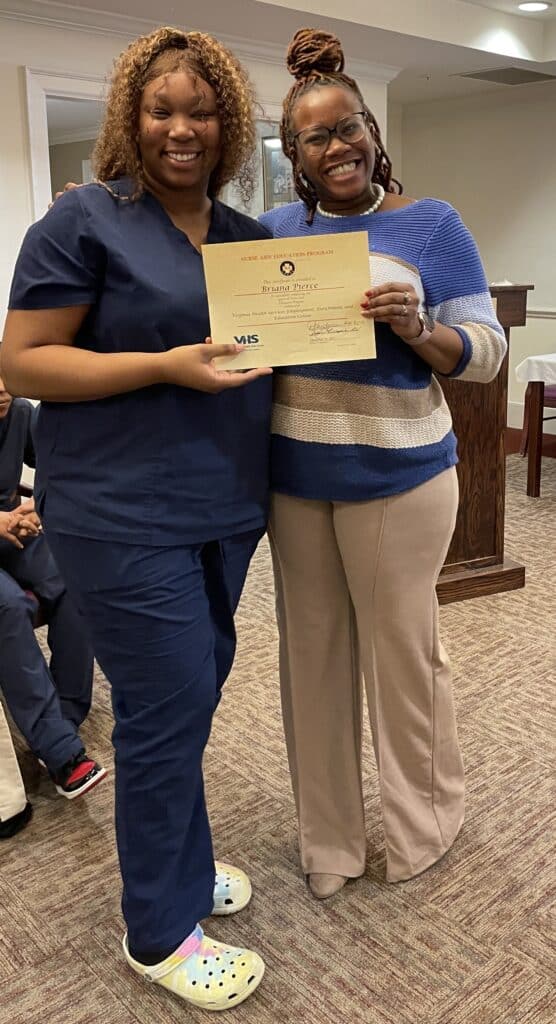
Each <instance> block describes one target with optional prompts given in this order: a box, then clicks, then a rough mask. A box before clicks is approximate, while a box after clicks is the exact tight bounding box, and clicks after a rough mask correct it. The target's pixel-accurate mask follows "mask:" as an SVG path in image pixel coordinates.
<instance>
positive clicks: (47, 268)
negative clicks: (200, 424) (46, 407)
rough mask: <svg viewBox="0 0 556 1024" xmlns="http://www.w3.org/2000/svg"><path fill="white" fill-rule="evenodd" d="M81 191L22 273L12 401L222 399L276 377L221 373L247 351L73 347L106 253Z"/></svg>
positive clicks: (36, 230) (55, 216)
mask: <svg viewBox="0 0 556 1024" xmlns="http://www.w3.org/2000/svg"><path fill="white" fill-rule="evenodd" d="M79 191H80V190H79V189H74V190H73V191H71V192H68V193H66V194H65V195H64V196H63V197H62V198H61V199H60V200H58V201H57V202H56V203H55V204H54V205H53V206H52V208H51V209H50V210H49V212H48V213H47V214H46V215H45V216H44V217H43V218H42V220H41V221H39V222H38V223H37V224H34V225H33V226H32V227H31V228H30V229H29V231H28V232H27V235H26V237H25V239H24V242H23V246H22V249H21V252H20V255H19V259H18V262H17V265H16V270H15V275H14V282H13V285H12V290H11V294H10V300H9V303H8V305H9V307H10V309H9V313H8V316H7V319H6V325H5V330H4V337H3V341H2V348H1V354H0V358H1V372H2V376H3V377H4V379H5V382H6V386H7V388H8V389H9V391H10V392H11V393H12V394H13V395H25V396H26V397H28V398H39V399H43V400H46V401H51V402H81V401H91V400H93V399H99V398H106V397H108V396H110V395H116V394H121V393H123V392H127V391H135V390H136V389H138V388H143V387H147V386H149V385H152V384H175V385H178V386H182V387H190V388H194V389H196V390H199V391H206V392H209V393H212V394H216V393H218V392H220V391H223V390H226V389H228V388H234V387H243V386H245V385H246V384H248V383H249V382H250V381H252V380H255V379H257V378H258V377H260V376H264V375H266V374H269V373H271V372H272V371H271V370H270V369H267V368H265V369H259V370H248V371H247V372H245V373H241V372H239V371H237V372H236V371H231V372H227V371H224V370H218V368H217V364H215V362H214V360H215V358H216V357H218V356H223V355H235V354H239V352H241V351H243V349H242V346H241V345H236V344H215V345H207V344H205V343H204V342H201V343H199V344H197V345H183V346H179V347H177V348H174V349H170V350H169V351H163V352H153V353H151V352H117V353H108V354H106V353H98V352H93V351H90V350H88V349H86V348H81V347H79V348H78V347H74V346H73V342H74V339H75V337H76V335H77V333H78V331H79V329H80V327H81V325H82V324H83V321H84V320H85V317H86V315H87V313H88V311H89V310H90V308H91V305H92V303H93V302H94V301H95V299H96V293H97V289H98V283H99V280H100V279H101V277H102V271H103V260H104V258H105V253H104V252H103V251H102V249H101V247H100V246H99V243H98V242H97V241H96V240H95V238H94V237H92V235H91V229H90V225H89V223H88V221H87V218H86V217H85V213H84V210H83V208H82V205H81V202H80V200H79Z"/></svg>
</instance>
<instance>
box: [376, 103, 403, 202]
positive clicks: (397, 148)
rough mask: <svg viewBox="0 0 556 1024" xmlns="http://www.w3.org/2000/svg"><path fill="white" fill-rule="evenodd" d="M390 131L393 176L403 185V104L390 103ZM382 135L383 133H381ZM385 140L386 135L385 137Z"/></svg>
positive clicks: (387, 137)
mask: <svg viewBox="0 0 556 1024" xmlns="http://www.w3.org/2000/svg"><path fill="white" fill-rule="evenodd" d="M387 116H388V131H387V133H386V137H385V141H386V149H387V152H388V156H389V157H390V159H391V161H392V174H393V176H394V178H397V179H398V181H401V182H402V185H403V164H402V151H403V107H402V104H401V103H392V102H390V101H388V115H387ZM381 134H382V133H381ZM383 138H384V135H383Z"/></svg>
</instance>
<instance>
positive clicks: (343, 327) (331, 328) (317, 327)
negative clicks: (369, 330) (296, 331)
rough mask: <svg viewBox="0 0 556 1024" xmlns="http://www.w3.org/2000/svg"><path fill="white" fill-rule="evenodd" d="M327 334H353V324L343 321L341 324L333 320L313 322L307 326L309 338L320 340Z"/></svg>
mask: <svg viewBox="0 0 556 1024" xmlns="http://www.w3.org/2000/svg"><path fill="white" fill-rule="evenodd" d="M329 334H340V335H341V334H344V335H345V334H353V323H352V321H350V320H345V321H343V322H342V323H338V322H337V321H336V322H334V321H333V320H314V321H313V323H311V324H309V335H310V337H311V338H321V337H323V335H329Z"/></svg>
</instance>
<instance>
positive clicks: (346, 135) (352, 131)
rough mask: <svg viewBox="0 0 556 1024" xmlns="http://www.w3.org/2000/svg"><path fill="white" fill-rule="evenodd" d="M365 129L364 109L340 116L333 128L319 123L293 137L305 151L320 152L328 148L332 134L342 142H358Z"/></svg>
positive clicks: (365, 117) (365, 116)
mask: <svg viewBox="0 0 556 1024" xmlns="http://www.w3.org/2000/svg"><path fill="white" fill-rule="evenodd" d="M366 130H367V115H366V113H365V111H364V110H358V111H356V113H354V114H347V116H346V117H341V118H340V120H339V121H338V122H337V123H336V124H335V125H334V127H333V128H327V127H326V125H324V124H319V125H316V126H315V127H314V128H303V129H302V131H300V132H297V134H296V135H294V137H293V138H294V141H296V140H298V141H299V145H300V146H302V148H303V149H304V150H305V151H306V152H308V153H321V152H323V151H324V150H325V149H328V147H329V145H330V140H331V138H332V136H333V135H337V136H338V138H339V139H340V140H341V141H342V142H347V143H349V142H359V140H360V139H362V138H363V136H364V134H365V132H366Z"/></svg>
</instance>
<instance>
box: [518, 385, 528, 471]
mask: <svg viewBox="0 0 556 1024" xmlns="http://www.w3.org/2000/svg"><path fill="white" fill-rule="evenodd" d="M530 405H531V385H530V384H528V385H527V390H526V392H525V404H524V406H523V427H522V429H521V442H520V445H519V454H520V455H521V457H522V458H524V457H525V456H526V455H527V449H528V447H529V407H530Z"/></svg>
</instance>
